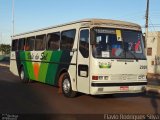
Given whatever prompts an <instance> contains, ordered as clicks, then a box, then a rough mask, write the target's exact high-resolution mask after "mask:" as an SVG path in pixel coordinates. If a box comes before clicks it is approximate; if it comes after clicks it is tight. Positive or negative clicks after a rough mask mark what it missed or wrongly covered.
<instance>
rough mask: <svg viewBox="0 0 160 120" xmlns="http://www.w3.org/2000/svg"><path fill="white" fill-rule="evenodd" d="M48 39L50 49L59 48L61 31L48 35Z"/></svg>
mask: <svg viewBox="0 0 160 120" xmlns="http://www.w3.org/2000/svg"><path fill="white" fill-rule="evenodd" d="M47 40H48V50H58V49H59V42H60V33H59V32H56V33H50V34H48V36H47Z"/></svg>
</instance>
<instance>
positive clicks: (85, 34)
mask: <svg viewBox="0 0 160 120" xmlns="http://www.w3.org/2000/svg"><path fill="white" fill-rule="evenodd" d="M79 50H80V52H81V54H82V56H83V57H85V58H87V57H88V56H89V30H81V32H80V43H79Z"/></svg>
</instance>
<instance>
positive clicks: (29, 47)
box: [25, 37, 35, 51]
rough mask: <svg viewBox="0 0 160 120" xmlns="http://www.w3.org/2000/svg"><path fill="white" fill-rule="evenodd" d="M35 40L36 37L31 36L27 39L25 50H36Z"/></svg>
mask: <svg viewBox="0 0 160 120" xmlns="http://www.w3.org/2000/svg"><path fill="white" fill-rule="evenodd" d="M34 41H35V37H29V38H27V40H26V45H25V50H26V51H32V50H34Z"/></svg>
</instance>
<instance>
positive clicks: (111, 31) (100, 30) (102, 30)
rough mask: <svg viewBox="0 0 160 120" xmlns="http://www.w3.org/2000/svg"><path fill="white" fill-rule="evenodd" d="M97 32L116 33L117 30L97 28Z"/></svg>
mask: <svg viewBox="0 0 160 120" xmlns="http://www.w3.org/2000/svg"><path fill="white" fill-rule="evenodd" d="M95 31H96V32H97V33H105V34H116V31H115V30H110V29H95Z"/></svg>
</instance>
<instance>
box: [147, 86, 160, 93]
mask: <svg viewBox="0 0 160 120" xmlns="http://www.w3.org/2000/svg"><path fill="white" fill-rule="evenodd" d="M146 91H147V92H155V93H158V94H160V88H159V89H158V88H155V87H154V86H147V87H146Z"/></svg>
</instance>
